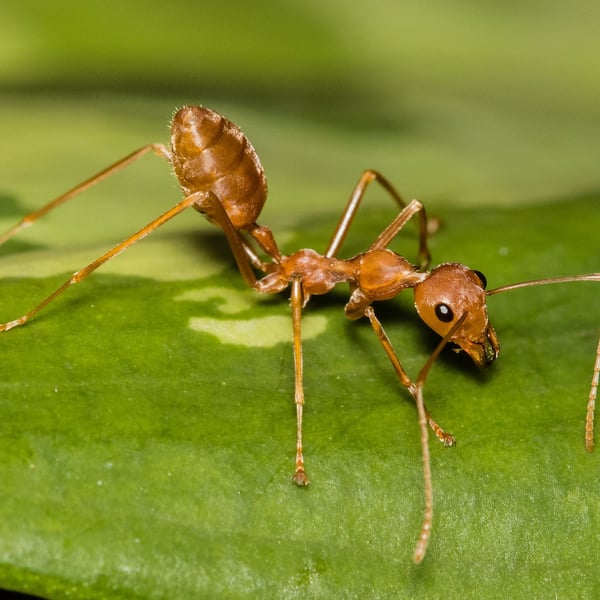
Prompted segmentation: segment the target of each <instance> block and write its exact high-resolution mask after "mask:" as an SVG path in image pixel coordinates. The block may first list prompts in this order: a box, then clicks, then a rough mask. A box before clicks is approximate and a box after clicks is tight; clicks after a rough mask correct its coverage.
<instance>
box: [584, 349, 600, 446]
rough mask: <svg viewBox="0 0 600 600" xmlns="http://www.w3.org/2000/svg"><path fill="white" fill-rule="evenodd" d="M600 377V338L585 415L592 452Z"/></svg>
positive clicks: (587, 438) (587, 441)
mask: <svg viewBox="0 0 600 600" xmlns="http://www.w3.org/2000/svg"><path fill="white" fill-rule="evenodd" d="M599 378H600V340H598V348H597V349H596V361H595V363H594V374H593V376H592V386H591V388H590V399H589V400H588V404H587V414H586V417H585V449H586V450H587V451H588V452H591V451H592V450H593V449H594V410H595V408H596V394H597V393H598V379H599Z"/></svg>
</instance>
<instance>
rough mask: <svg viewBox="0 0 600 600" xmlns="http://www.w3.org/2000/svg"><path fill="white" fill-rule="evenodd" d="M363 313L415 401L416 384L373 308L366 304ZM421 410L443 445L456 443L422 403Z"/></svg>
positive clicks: (401, 381)
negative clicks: (401, 361)
mask: <svg viewBox="0 0 600 600" xmlns="http://www.w3.org/2000/svg"><path fill="white" fill-rule="evenodd" d="M364 314H365V316H366V317H368V319H369V321H370V323H371V327H372V328H373V331H374V332H375V335H376V336H377V339H378V340H379V341H380V342H381V345H382V346H383V349H384V350H385V352H386V354H387V355H388V358H389V359H390V361H391V363H392V366H393V367H394V371H396V374H397V375H398V377H399V379H400V383H401V384H402V385H403V386H404V387H405V388H406V389H407V390H408V391H409V392H410V394H411V396H412V397H413V398H414V399H415V401H417V393H418V390H417V387H418V386H417V385H415V384H414V383H413V382H412V381H411V379H410V377H409V376H408V374H407V373H406V371H405V370H404V367H403V366H402V364H401V363H400V360H399V359H398V355H397V354H396V351H395V350H394V348H393V346H392V342H391V341H390V338H389V337H388V336H387V334H386V332H385V330H384V329H383V325H382V324H381V321H379V319H378V318H377V317H376V315H375V310H374V309H373V307H372V306H367V308H366V309H365V312H364ZM423 410H424V411H425V418H426V420H427V423H428V424H429V427H431V430H432V431H433V433H434V434H435V436H436V437H437V438H438V440H440V442H442V444H444V446H454V445H455V444H456V440H455V439H454V437H453V436H452V434H450V433H447V432H446V431H444V430H443V429H442V428H441V427H440V426H439V425H438V424H437V423H436V422H435V421H434V419H433V417H432V416H431V414H430V413H429V411H428V410H427V407H426V406H425V405H423Z"/></svg>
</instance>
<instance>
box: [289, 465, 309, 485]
mask: <svg viewBox="0 0 600 600" xmlns="http://www.w3.org/2000/svg"><path fill="white" fill-rule="evenodd" d="M292 481H293V482H294V483H295V484H296V485H298V486H300V487H306V486H307V485H308V484H309V483H310V480H309V478H308V475H307V474H306V473H305V471H304V469H297V470H296V472H295V473H294V476H293V477H292Z"/></svg>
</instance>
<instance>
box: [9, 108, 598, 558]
mask: <svg viewBox="0 0 600 600" xmlns="http://www.w3.org/2000/svg"><path fill="white" fill-rule="evenodd" d="M149 152H153V153H154V154H156V155H158V156H160V157H162V158H164V159H165V160H167V162H169V163H171V165H172V166H173V169H174V171H175V175H176V176H177V179H178V180H179V184H180V185H181V188H182V190H183V193H184V195H185V197H184V199H183V200H181V201H180V202H178V203H177V204H176V205H175V206H174V207H173V208H171V209H170V210H168V211H166V212H165V213H163V214H162V215H160V216H159V217H157V218H156V219H154V220H153V221H151V222H150V223H149V224H148V225H146V226H145V227H143V228H142V229H140V230H139V231H138V232H136V233H134V234H133V235H132V236H130V237H128V238H127V239H125V240H124V241H123V242H121V243H120V244H117V245H116V246H115V247H114V248H112V249H111V250H109V251H108V252H106V253H105V254H103V255H102V256H100V257H99V258H97V259H96V260H94V261H93V262H92V263H90V264H89V265H87V266H86V267H84V268H83V269H80V270H79V271H77V272H76V273H74V274H73V275H72V276H71V278H70V279H69V280H68V281H66V282H65V283H64V284H62V285H61V286H60V287H59V288H58V289H56V290H55V291H54V292H53V293H51V294H50V295H49V296H48V297H46V298H45V299H44V300H42V301H41V302H40V303H39V304H38V305H37V306H35V307H34V308H33V309H31V310H30V311H29V312H27V313H25V314H24V315H22V316H21V317H19V318H18V319H15V320H13V321H9V322H7V323H4V324H0V331H7V330H9V329H12V328H13V327H16V326H18V325H23V324H24V323H26V322H27V321H29V320H30V319H31V318H32V317H33V316H34V315H36V314H37V313H38V312H39V311H40V310H42V309H43V308H44V307H45V306H46V305H47V304H49V303H50V302H51V301H52V300H54V299H55V298H56V297H58V296H59V295H60V294H62V293H63V292H64V291H65V290H67V288H69V287H70V286H71V285H73V284H75V283H79V282H80V281H82V280H83V279H85V278H86V277H87V276H88V275H90V274H91V273H92V272H93V271H95V270H96V269H97V268H98V267H100V266H102V265H103V264H104V263H105V262H107V261H108V260H110V259H111V258H113V257H115V256H117V254H120V253H121V252H123V251H124V250H126V249H127V248H129V246H131V245H132V244H134V243H135V242H137V241H139V240H141V239H142V238H143V237H145V236H146V235H148V234H149V233H151V232H152V231H154V230H155V229H157V228H158V227H160V226H161V225H163V224H164V223H165V222H167V221H168V220H169V219H172V218H173V217H175V216H176V215H178V214H179V213H181V212H182V211H184V210H185V209H187V208H189V207H193V208H194V209H196V210H197V211H199V212H200V213H202V214H203V215H204V216H205V217H206V218H207V219H208V220H209V221H211V222H213V223H215V224H216V225H218V226H219V227H221V229H222V230H223V232H224V233H225V236H226V238H227V241H228V243H229V246H230V247H231V250H232V252H233V256H234V258H235V261H236V263H237V266H238V268H239V270H240V273H241V275H242V277H243V278H244V280H245V281H246V283H247V284H248V285H249V286H250V287H252V288H254V289H255V290H257V291H258V292H261V293H264V294H276V293H279V292H282V291H283V290H284V289H286V288H287V287H288V286H290V287H291V309H292V327H293V338H292V339H293V353H294V373H295V391H294V401H295V406H296V419H297V433H296V468H295V472H294V476H293V481H294V482H295V483H296V484H298V485H299V486H306V485H308V483H309V479H308V476H307V474H306V471H305V469H304V456H303V451H302V416H303V407H304V389H303V365H302V333H301V314H302V309H303V307H304V306H306V304H307V302H308V301H309V299H310V297H311V295H313V294H325V293H327V292H329V291H330V290H331V289H332V288H333V287H334V286H336V285H337V284H339V283H348V284H349V286H350V299H349V301H348V303H347V304H346V306H345V313H346V316H347V317H348V318H349V319H359V318H361V317H367V318H368V320H369V322H370V324H371V326H372V328H373V330H374V332H375V334H376V336H377V339H378V340H379V341H380V343H381V345H382V346H383V348H384V350H385V352H386V354H387V356H388V358H389V359H390V361H391V363H392V365H393V367H394V370H395V371H396V373H397V375H398V377H399V379H400V382H401V383H402V385H403V386H404V387H406V388H407V389H408V391H409V392H410V394H411V395H412V396H413V398H414V400H415V403H416V406H417V411H418V421H419V428H420V438H421V448H422V456H423V480H424V512H423V521H422V525H421V530H420V534H419V537H418V540H417V544H416V547H415V552H414V560H415V562H417V563H419V562H421V561H422V560H423V557H424V556H425V551H426V548H427V544H428V541H429V536H430V532H431V528H432V519H433V494H432V484H431V469H430V461H429V446H428V429H427V427H428V426H429V427H431V429H432V430H433V432H434V433H435V435H436V437H437V438H438V439H439V440H440V441H441V442H442V443H443V444H444V445H445V446H452V445H454V443H455V440H454V438H453V437H452V435H451V434H449V433H447V432H445V431H444V430H443V429H442V428H441V427H440V426H439V425H438V424H437V423H436V422H435V421H434V420H433V418H432V417H431V415H430V414H429V412H428V410H427V408H426V407H425V404H424V401H423V387H424V385H425V380H426V378H427V374H428V372H429V370H430V368H431V366H432V364H433V363H434V361H435V360H436V358H437V356H438V355H439V354H440V352H441V351H442V349H443V348H444V346H445V345H446V344H448V343H449V342H451V343H453V344H454V345H455V346H457V347H458V350H459V351H460V350H463V351H464V352H466V353H467V354H468V355H469V356H470V357H471V359H472V360H473V361H474V362H475V364H476V365H477V366H479V367H485V366H488V365H490V364H491V363H492V362H494V360H495V359H496V358H497V357H498V354H499V352H500V346H499V344H498V338H497V337H496V333H495V331H494V328H493V327H492V326H491V325H490V323H489V320H488V314H487V306H486V298H487V296H491V295H493V294H498V293H501V292H505V291H508V290H513V289H517V288H521V287H526V286H533V285H545V284H550V283H560V282H569V281H600V273H591V274H587V275H575V276H571V277H556V278H550V279H540V280H534V281H526V282H522V283H516V284H513V285H506V286H502V287H498V288H495V289H493V290H489V291H487V292H486V291H485V287H486V281H485V277H484V276H483V274H482V273H480V272H479V271H475V270H472V269H469V268H468V267H466V266H464V265H461V264H457V263H444V264H441V265H439V266H437V267H435V268H434V269H432V270H430V271H429V270H428V268H429V262H430V252H429V248H428V245H427V217H426V214H425V209H424V207H423V205H422V204H421V203H420V202H419V201H417V200H412V201H411V202H408V203H406V202H404V200H403V199H402V197H401V196H400V195H399V194H398V192H397V191H396V190H395V189H394V187H393V186H392V185H391V183H390V182H389V181H388V180H387V179H385V177H383V176H382V175H381V174H380V173H378V172H377V171H373V170H367V171H365V172H364V173H363V175H362V177H361V178H360V180H359V182H358V184H357V185H356V187H355V188H354V191H353V193H352V195H351V196H350V199H349V201H348V204H347V205H346V208H345V209H344V212H343V213H342V217H341V219H340V221H339V222H338V224H337V226H336V228H335V230H334V233H333V236H332V237H331V240H330V241H329V244H328V245H327V248H326V250H325V252H324V253H323V254H320V253H318V252H316V251H315V250H309V249H304V250H298V251H297V252H294V253H293V254H290V255H288V256H286V255H283V254H282V253H281V252H280V251H279V248H278V246H277V243H276V241H275V238H274V237H273V234H272V232H271V230H270V229H269V228H268V227H265V226H261V225H258V224H257V223H256V219H257V218H258V216H259V214H260V212H261V210H262V207H263V205H264V203H265V201H266V198H267V183H266V179H265V175H264V171H263V168H262V166H261V163H260V161H259V158H258V156H257V154H256V151H255V150H254V148H253V147H252V145H251V144H250V142H249V141H248V138H247V137H246V136H245V135H244V134H243V133H242V131H241V130H240V129H239V128H238V127H237V126H236V125H234V124H233V123H232V122H231V121H229V120H228V119H226V118H225V117H223V116H221V115H219V114H218V113H216V112H213V111H212V110H209V109H208V108H203V107H199V106H187V107H184V108H182V109H180V110H178V111H177V112H176V113H175V115H174V117H173V121H172V124H171V144H170V146H169V147H168V146H165V145H164V144H149V145H147V146H144V147H142V148H140V149H138V150H136V151H135V152H133V153H131V154H129V155H128V156H126V157H125V158H123V159H121V160H119V161H118V162H116V163H114V164H113V165H111V166H109V167H107V168H106V169H104V170H103V171H101V172H100V173H98V174H96V175H94V176H93V177H91V178H89V179H87V180H86V181H84V182H83V183H81V184H79V185H77V186H76V187H74V188H72V189H71V190H69V191H68V192H66V193H64V194H62V195H61V196H59V197H58V198H56V199H54V200H53V201H52V202H49V203H48V204H46V205H45V206H43V207H42V208H40V209H38V210H36V211H34V212H32V213H30V214H28V215H27V216H25V217H24V218H23V219H21V221H19V223H17V224H16V225H15V226H14V227H13V228H12V229H10V230H9V231H8V232H6V233H5V234H4V235H3V236H0V244H2V243H4V242H6V241H7V240H8V239H9V238H11V237H12V236H13V235H15V234H16V233H17V232H19V231H20V230H21V229H23V228H25V227H27V226H29V225H31V224H32V223H33V222H34V221H36V220H37V219H39V218H40V217H42V216H43V215H45V214H46V213H48V212H49V211H51V210H53V209H54V208H56V207H57V206H59V205H60V204H63V203H64V202H66V201H67V200H70V199H71V198H73V197H74V196H76V195H77V194H79V193H81V192H83V191H84V190H86V189H88V188H90V187H91V186H93V185H94V184H96V183H98V182H99V181H101V180H103V179H105V178H106V177H108V176H110V175H112V174H113V173H115V172H116V171H118V170H120V169H122V168H124V167H126V166H127V165H130V164H131V163H133V162H134V161H136V160H137V159H139V158H140V157H141V156H143V155H145V154H147V153H149ZM374 181H376V182H378V183H379V184H380V185H381V186H382V187H383V188H384V189H385V190H386V191H387V193H388V194H389V195H390V196H391V197H392V199H393V200H394V201H395V202H396V204H397V205H398V207H399V209H400V211H399V213H398V215H397V217H396V218H395V219H393V221H392V222H391V223H390V224H389V225H388V226H387V227H386V228H385V229H384V230H383V232H382V233H381V234H380V235H379V236H378V237H377V238H376V239H375V241H374V242H373V243H372V244H371V245H370V246H369V248H368V249H367V250H366V251H365V252H363V253H361V254H358V255H357V256H354V257H352V258H349V259H341V258H338V257H337V254H338V251H339V249H340V247H341V245H342V243H343V241H344V239H345V238H346V235H347V233H348V230H349V228H350V226H351V224H352V221H353V219H354V217H355V215H356V212H357V210H358V208H359V206H360V203H361V201H362V199H363V196H364V193H365V190H366V189H367V187H368V186H369V184H370V183H372V182H374ZM413 217H417V218H418V225H419V249H418V266H414V265H413V264H411V263H410V262H409V261H408V260H406V259H405V258H404V257H402V256H400V255H399V254H397V253H395V252H393V251H392V250H390V249H388V247H387V246H388V244H389V243H390V242H391V241H392V239H393V238H394V237H395V236H396V235H397V234H398V232H399V231H400V230H401V229H402V228H403V227H404V225H405V224H406V223H407V222H408V221H409V220H410V219H412V218H413ZM257 246H258V249H260V250H261V251H262V252H263V253H264V255H266V257H268V258H267V260H266V261H265V260H263V258H261V256H260V255H259V253H258V252H257ZM256 271H258V272H261V273H262V274H263V276H262V277H261V278H258V279H257V276H256V274H255V272H256ZM407 288H412V289H413V290H414V296H415V307H416V310H417V313H418V314H419V316H420V317H421V319H422V320H423V321H424V322H425V323H426V324H427V325H428V326H429V327H430V328H431V329H433V330H434V331H435V332H436V333H438V334H439V335H440V336H441V337H442V339H441V341H440V342H439V344H438V345H437V347H436V348H435V350H434V351H433V353H432V354H431V356H430V357H429V359H428V360H427V361H426V363H425V365H424V366H423V368H422V369H421V371H420V372H419V373H418V375H417V377H416V379H415V380H414V381H413V380H412V379H411V378H410V377H409V375H408V374H407V372H406V371H405V370H404V368H403V366H402V364H401V363H400V360H399V359H398V356H397V354H396V352H395V351H394V348H393V346H392V343H391V342H390V340H389V338H388V336H387V334H386V333H385V330H384V328H383V326H382V325H381V322H380V321H379V319H378V318H377V316H376V315H375V310H374V309H373V302H375V301H380V300H389V299H391V298H393V297H395V296H396V295H397V294H399V293H400V292H401V291H402V290H405V289H407ZM599 372H600V341H599V344H598V349H597V351H596V360H595V365H594V374H593V377H592V386H591V390H590V396H589V401H588V405H587V415H586V421H585V444H586V448H587V450H588V451H591V449H592V447H593V444H594V441H593V420H594V408H595V400H596V393H597V388H598V377H599Z"/></svg>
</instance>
